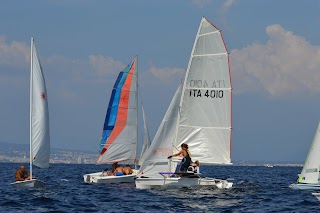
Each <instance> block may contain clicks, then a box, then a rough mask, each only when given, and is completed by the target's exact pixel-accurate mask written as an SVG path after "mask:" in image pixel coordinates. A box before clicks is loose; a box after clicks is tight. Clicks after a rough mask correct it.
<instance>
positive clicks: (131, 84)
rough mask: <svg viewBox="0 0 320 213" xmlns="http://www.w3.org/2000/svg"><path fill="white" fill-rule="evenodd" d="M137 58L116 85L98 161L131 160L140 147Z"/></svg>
mask: <svg viewBox="0 0 320 213" xmlns="http://www.w3.org/2000/svg"><path fill="white" fill-rule="evenodd" d="M137 109H138V108H137V75H136V59H134V60H133V61H132V62H131V63H130V64H128V66H127V67H125V68H124V69H123V70H122V71H121V72H120V73H119V75H118V78H117V80H116V82H115V84H114V87H113V90H112V93H111V97H110V101H109V105H108V110H107V114H106V117H105V122H104V125H103V133H102V137H101V144H100V157H99V159H98V161H97V162H98V163H108V162H119V161H131V162H133V161H134V160H135V157H136V146H137V113H138V112H137Z"/></svg>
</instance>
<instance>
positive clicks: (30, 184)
mask: <svg viewBox="0 0 320 213" xmlns="http://www.w3.org/2000/svg"><path fill="white" fill-rule="evenodd" d="M10 185H11V186H12V187H14V188H37V187H42V186H44V182H42V181H40V180H37V179H32V180H24V181H16V182H14V183H10Z"/></svg>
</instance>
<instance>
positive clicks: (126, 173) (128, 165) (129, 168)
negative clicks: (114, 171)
mask: <svg viewBox="0 0 320 213" xmlns="http://www.w3.org/2000/svg"><path fill="white" fill-rule="evenodd" d="M123 172H124V174H125V175H131V174H132V173H133V171H132V169H131V166H130V164H127V165H126V166H125V167H124V168H123Z"/></svg>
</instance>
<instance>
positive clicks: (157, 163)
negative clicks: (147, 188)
mask: <svg viewBox="0 0 320 213" xmlns="http://www.w3.org/2000/svg"><path fill="white" fill-rule="evenodd" d="M180 97H181V85H179V87H178V89H177V91H176V93H175V95H174V97H173V99H172V101H171V103H170V106H169V108H168V110H167V112H166V114H165V116H164V118H163V120H162V122H161V124H160V127H159V129H158V131H157V133H156V135H155V137H154V139H153V141H152V143H151V146H150V148H149V149H148V150H147V152H146V155H145V159H144V162H143V164H142V165H141V168H140V169H139V173H138V174H139V175H145V176H148V177H161V175H160V174H159V172H163V171H168V170H169V169H170V168H169V166H168V160H167V157H168V156H169V155H171V154H172V149H173V147H172V143H173V141H174V137H175V133H176V126H177V125H176V123H177V119H178V113H179V101H180Z"/></svg>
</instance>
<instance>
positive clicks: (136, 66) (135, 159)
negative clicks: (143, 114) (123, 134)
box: [134, 55, 139, 169]
mask: <svg viewBox="0 0 320 213" xmlns="http://www.w3.org/2000/svg"><path fill="white" fill-rule="evenodd" d="M134 68H135V72H134V73H135V74H136V95H135V98H136V110H137V113H136V115H135V116H136V126H137V127H136V136H137V139H136V149H135V150H136V153H135V157H134V168H135V169H137V164H138V159H137V155H138V139H139V138H138V135H139V134H138V128H139V125H138V91H139V83H138V79H139V78H138V55H136V57H135V67H134Z"/></svg>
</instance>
